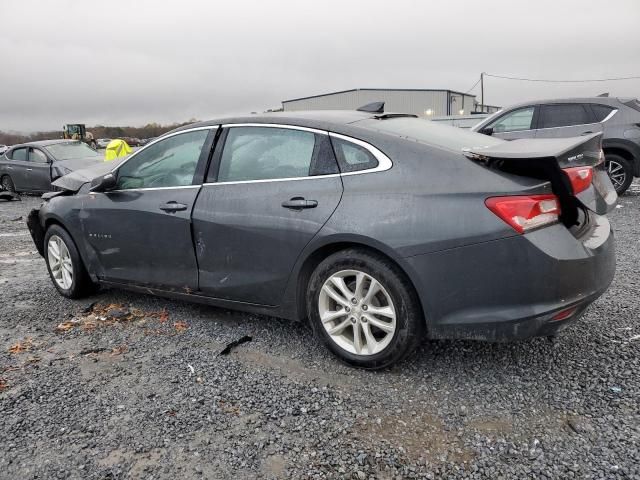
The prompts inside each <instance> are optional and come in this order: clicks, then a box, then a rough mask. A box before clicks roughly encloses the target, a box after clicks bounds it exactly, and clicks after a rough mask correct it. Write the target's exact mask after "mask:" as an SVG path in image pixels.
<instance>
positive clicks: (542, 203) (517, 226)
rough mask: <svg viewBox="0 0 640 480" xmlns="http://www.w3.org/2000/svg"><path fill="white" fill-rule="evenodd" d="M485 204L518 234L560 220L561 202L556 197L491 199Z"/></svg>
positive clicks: (533, 196)
mask: <svg viewBox="0 0 640 480" xmlns="http://www.w3.org/2000/svg"><path fill="white" fill-rule="evenodd" d="M484 203H485V205H486V206H487V208H488V209H489V210H491V211H492V212H493V213H495V214H496V215H497V216H498V217H500V218H501V219H502V220H503V221H505V222H506V223H508V224H509V225H510V226H511V227H512V228H513V229H514V230H515V231H516V232H518V233H525V232H527V231H529V230H533V229H534V228H539V227H542V226H544V225H550V224H552V223H556V222H557V221H558V219H559V218H560V201H559V200H558V197H556V196H555V195H517V196H511V197H490V198H487V199H486V200H485V202H484Z"/></svg>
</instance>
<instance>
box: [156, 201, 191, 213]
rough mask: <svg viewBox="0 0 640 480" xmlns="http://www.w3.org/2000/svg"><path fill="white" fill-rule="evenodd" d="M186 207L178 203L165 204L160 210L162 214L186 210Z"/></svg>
mask: <svg viewBox="0 0 640 480" xmlns="http://www.w3.org/2000/svg"><path fill="white" fill-rule="evenodd" d="M186 209H187V206H186V205H185V204H184V203H178V202H167V203H165V204H163V205H160V210H162V211H163V212H167V213H168V212H180V211H182V210H186Z"/></svg>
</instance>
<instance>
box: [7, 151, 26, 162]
mask: <svg viewBox="0 0 640 480" xmlns="http://www.w3.org/2000/svg"><path fill="white" fill-rule="evenodd" d="M11 160H20V161H23V162H26V161H27V149H26V148H16V149H15V150H14V151H13V152H11Z"/></svg>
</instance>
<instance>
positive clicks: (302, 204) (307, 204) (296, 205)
mask: <svg viewBox="0 0 640 480" xmlns="http://www.w3.org/2000/svg"><path fill="white" fill-rule="evenodd" d="M282 206H283V207H284V208H290V209H291V210H303V209H305V208H316V207H317V206H318V201H317V200H306V199H305V198H304V197H293V198H292V199H290V200H287V201H286V202H282Z"/></svg>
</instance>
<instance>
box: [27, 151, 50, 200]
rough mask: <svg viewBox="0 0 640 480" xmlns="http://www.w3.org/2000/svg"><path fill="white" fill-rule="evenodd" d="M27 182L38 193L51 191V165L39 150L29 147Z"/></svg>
mask: <svg viewBox="0 0 640 480" xmlns="http://www.w3.org/2000/svg"><path fill="white" fill-rule="evenodd" d="M27 181H28V183H29V185H31V189H32V190H35V191H38V192H48V191H49V190H51V164H50V163H49V158H48V157H47V155H46V154H45V153H44V152H43V151H42V150H40V149H38V148H34V147H29V167H28V168H27Z"/></svg>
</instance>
